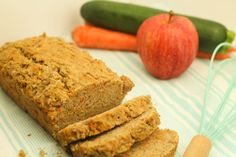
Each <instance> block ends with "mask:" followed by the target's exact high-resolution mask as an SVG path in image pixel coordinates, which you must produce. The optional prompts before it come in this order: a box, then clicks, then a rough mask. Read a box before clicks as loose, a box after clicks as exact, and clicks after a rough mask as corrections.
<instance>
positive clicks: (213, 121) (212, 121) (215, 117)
mask: <svg viewBox="0 0 236 157" xmlns="http://www.w3.org/2000/svg"><path fill="white" fill-rule="evenodd" d="M235 81H236V73H235V75H234V77H233V80H232V81H231V82H230V84H229V87H228V88H227V90H226V93H225V95H224V97H223V100H222V101H221V102H220V104H219V105H218V108H217V110H216V112H215V113H214V114H213V116H212V117H211V119H210V121H209V124H208V126H207V128H206V133H208V132H209V131H211V126H212V125H215V124H218V122H219V121H218V120H219V117H220V116H221V115H222V112H223V110H224V108H225V105H226V104H227V103H226V101H227V100H228V98H229V96H230V94H231V92H232V90H233V88H234V84H235Z"/></svg>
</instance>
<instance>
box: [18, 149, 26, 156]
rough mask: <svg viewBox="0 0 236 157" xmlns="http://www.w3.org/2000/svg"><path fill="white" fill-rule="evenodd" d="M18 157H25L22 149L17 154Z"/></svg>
mask: <svg viewBox="0 0 236 157" xmlns="http://www.w3.org/2000/svg"><path fill="white" fill-rule="evenodd" d="M18 157H26V155H25V152H24V150H23V149H21V150H20V151H19V153H18Z"/></svg>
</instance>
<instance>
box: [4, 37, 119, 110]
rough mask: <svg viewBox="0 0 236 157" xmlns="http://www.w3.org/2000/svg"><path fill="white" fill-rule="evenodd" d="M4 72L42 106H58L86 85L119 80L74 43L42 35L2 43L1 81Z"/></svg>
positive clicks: (100, 62)
mask: <svg viewBox="0 0 236 157" xmlns="http://www.w3.org/2000/svg"><path fill="white" fill-rule="evenodd" d="M3 74H4V75H7V76H9V77H11V78H13V79H15V82H17V84H16V86H17V87H18V88H21V89H22V90H23V92H27V93H26V95H28V96H29V97H31V98H33V99H32V100H33V101H35V102H36V103H38V104H39V105H40V106H41V107H42V108H45V109H48V106H54V107H59V106H61V104H63V103H65V102H66V101H67V100H68V99H69V98H70V97H73V96H75V95H76V94H77V93H78V91H79V90H80V89H83V88H84V87H86V86H88V85H91V86H93V85H95V84H96V83H99V82H106V81H109V80H112V79H117V80H120V78H119V77H118V76H117V74H115V73H114V72H112V71H111V70H110V69H109V68H107V66H106V65H105V64H104V63H103V62H102V61H100V60H97V59H93V58H92V57H91V56H90V55H89V54H88V53H86V52H82V51H80V50H79V49H78V48H77V47H76V45H74V44H70V43H66V42H65V41H64V40H62V39H60V38H56V37H48V36H46V35H45V34H43V35H41V36H38V37H33V38H28V39H24V40H20V41H16V42H10V43H6V44H5V45H3V46H2V47H1V48H0V82H1V75H3ZM44 106H46V107H44Z"/></svg>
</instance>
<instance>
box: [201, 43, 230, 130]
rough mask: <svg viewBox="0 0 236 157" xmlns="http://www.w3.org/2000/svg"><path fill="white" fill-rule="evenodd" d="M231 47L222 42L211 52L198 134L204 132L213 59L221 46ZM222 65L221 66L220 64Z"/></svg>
mask: <svg viewBox="0 0 236 157" xmlns="http://www.w3.org/2000/svg"><path fill="white" fill-rule="evenodd" d="M225 45H226V46H231V44H229V43H227V42H224V43H221V44H219V45H218V46H217V47H216V48H215V50H214V51H213V54H212V58H211V61H210V65H209V70H208V79H207V85H206V91H205V95H204V100H203V107H202V110H201V113H202V115H201V120H200V129H199V133H200V134H203V133H204V131H205V128H204V126H205V123H206V121H205V116H206V112H207V111H206V107H207V103H208V95H209V91H210V88H211V85H212V82H213V81H212V80H213V78H214V77H213V76H214V75H212V72H213V62H214V59H215V55H216V53H217V52H218V51H219V49H220V48H221V47H222V46H225ZM222 65H223V64H222Z"/></svg>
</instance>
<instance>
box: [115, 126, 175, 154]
mask: <svg viewBox="0 0 236 157" xmlns="http://www.w3.org/2000/svg"><path fill="white" fill-rule="evenodd" d="M178 140H179V138H178V134H177V133H176V132H175V131H172V130H156V131H155V132H154V133H152V134H151V136H149V137H148V138H147V139H145V140H143V141H141V142H137V143H135V144H134V145H133V146H132V148H131V149H130V150H128V151H127V152H125V153H122V154H119V155H117V157H174V155H175V151H176V148H177V146H178Z"/></svg>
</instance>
